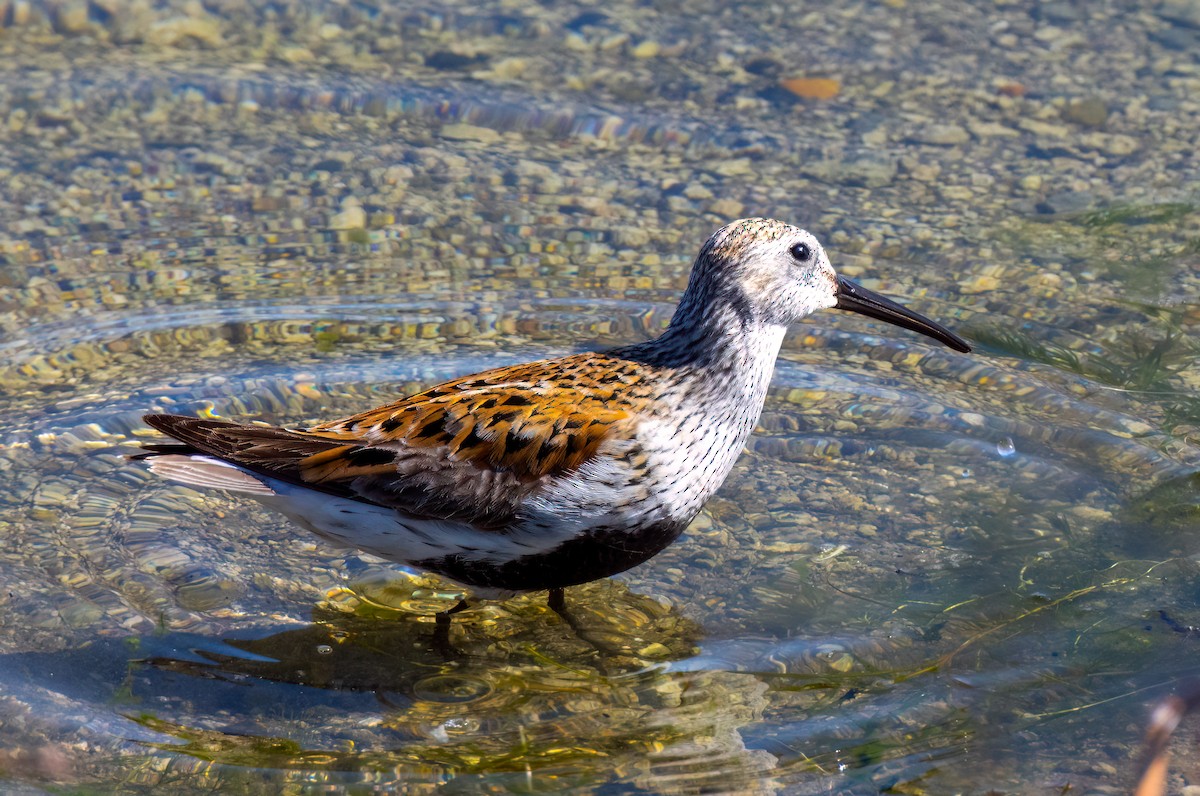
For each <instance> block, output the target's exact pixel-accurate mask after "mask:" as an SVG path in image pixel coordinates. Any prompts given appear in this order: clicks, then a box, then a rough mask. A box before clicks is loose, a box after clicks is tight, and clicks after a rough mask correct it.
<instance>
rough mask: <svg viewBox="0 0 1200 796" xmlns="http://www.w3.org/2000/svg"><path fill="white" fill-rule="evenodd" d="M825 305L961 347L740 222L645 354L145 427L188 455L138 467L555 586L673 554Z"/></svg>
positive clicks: (486, 574)
mask: <svg viewBox="0 0 1200 796" xmlns="http://www.w3.org/2000/svg"><path fill="white" fill-rule="evenodd" d="M835 306H836V307H840V308H843V309H850V310H853V311H857V312H862V313H864V314H868V315H871V316H872V317H877V318H882V319H884V320H888V321H890V322H893V323H898V324H900V325H903V326H906V327H907V328H911V329H915V330H917V331H920V332H922V333H924V334H928V335H930V336H933V337H935V338H937V339H939V340H941V341H942V342H944V343H946V344H947V345H950V346H952V347H954V348H957V349H959V350H969V349H968V347H967V346H966V344H965V343H963V342H962V341H961V340H959V339H958V338H957V337H955V336H954V335H953V334H951V333H950V332H948V331H947V330H945V329H943V328H942V327H940V326H938V325H937V324H934V323H933V322H931V321H928V320H926V319H924V318H921V317H920V316H917V315H915V314H914V313H911V312H909V311H907V310H904V309H903V308H900V307H899V306H898V305H895V304H893V303H891V302H889V301H888V300H886V299H883V298H882V297H879V296H875V295H874V294H871V293H869V292H867V291H864V290H863V289H862V288H860V287H858V286H857V285H854V284H853V283H850V282H847V281H846V280H843V279H841V278H839V277H837V276H836V274H835V273H834V271H833V269H832V267H830V265H829V261H828V259H827V258H826V256H825V253H824V251H823V250H822V249H821V246H820V244H818V243H817V241H816V239H815V238H814V237H813V236H812V235H810V234H809V233H807V232H805V231H803V230H800V229H797V228H796V227H792V226H789V225H787V224H783V223H781V222H778V221H773V220H769V219H744V220H742V221H737V222H734V223H733V224H730V225H728V226H726V227H724V228H722V229H720V230H718V231H717V232H716V233H715V234H714V235H713V236H712V237H711V238H710V239H709V241H708V242H707V243H706V244H705V245H704V247H703V248H702V249H701V252H700V255H699V257H698V258H697V261H696V264H695V266H694V267H693V270H692V276H691V279H690V281H689V284H688V288H687V291H686V292H685V293H684V296H683V298H682V299H681V301H680V304H679V307H678V309H677V310H676V314H675V316H674V318H673V319H672V322H671V325H670V327H669V328H668V330H667V331H666V332H665V333H664V334H663V335H662V336H661V337H659V338H657V339H656V340H651V341H648V342H645V343H639V344H636V345H632V346H627V347H624V348H618V349H614V350H612V351H608V352H604V353H587V354H577V355H574V356H569V357H563V358H561V359H554V360H544V361H539V362H530V363H526V364H521V365H513V366H509V367H502V368H497V369H494V370H489V371H485V372H483V373H479V374H475V375H472V376H466V377H463V378H459V379H454V380H452V381H448V382H446V383H444V384H440V385H438V386H436V387H433V388H430V389H428V390H426V391H424V392H421V393H417V394H415V395H411V396H408V397H405V398H402V399H400V400H398V401H396V402H395V403H391V404H388V405H386V406H381V407H379V408H376V409H371V410H368V411H366V412H362V413H360V414H357V415H353V416H351V417H347V418H344V419H342V420H337V421H333V422H330V423H324V424H321V425H318V426H315V427H312V428H307V429H280V428H264V427H258V426H243V425H240V424H236V423H229V422H225V421H219V420H210V419H198V418H188V417H181V416H174V415H148V416H147V417H146V421H147V423H149V424H150V425H151V426H153V427H155V428H157V429H159V430H160V431H163V432H164V433H166V434H168V435H170V436H172V437H174V438H175V439H176V440H178V441H179V443H181V444H179V445H171V444H168V445H159V446H154V447H153V449H152V450H151V451H149V452H148V453H147V454H144V458H147V459H149V462H150V466H151V467H152V468H153V469H154V470H155V471H156V472H158V473H160V474H162V475H164V476H166V477H168V478H172V479H175V480H178V481H182V482H185V483H190V484H193V485H198V486H207V487H220V488H225V489H228V490H230V491H234V492H241V493H244V494H247V495H250V496H251V497H254V498H256V499H258V500H260V501H262V502H263V503H265V504H267V505H269V506H272V507H273V508H275V509H277V510H279V511H281V512H283V513H284V514H286V515H287V516H289V517H290V518H292V519H293V520H295V521H296V522H298V523H299V524H301V525H303V526H304V527H306V528H308V529H310V530H312V531H313V532H315V533H317V534H318V535H320V536H322V537H323V538H325V539H327V540H329V541H331V542H334V543H337V544H340V545H348V546H352V547H357V548H360V549H363V550H366V551H368V552H370V553H374V554H376V555H380V556H383V557H384V558H388V559H391V560H394V561H399V562H406V563H409V564H413V565H416V566H419V567H422V568H425V569H428V570H431V571H434V572H437V573H439V574H442V575H444V576H446V577H449V578H451V579H453V580H455V581H458V582H460V583H463V584H465V585H467V586H471V587H473V588H474V589H475V590H476V591H477V592H480V593H482V595H483V596H499V595H503V594H506V593H511V592H519V591H529V590H537V589H557V588H561V587H563V586H570V585H574V584H577V583H583V582H586V581H589V580H594V579H596V578H601V577H606V576H608V575H612V574H615V573H617V572H620V571H623V570H625V569H628V568H629V567H631V566H634V565H636V564H639V563H641V562H643V561H645V560H647V559H648V558H650V557H651V556H653V555H654V554H656V553H658V552H659V551H661V550H662V549H663V548H664V547H666V546H667V545H669V544H670V543H671V542H672V541H674V540H675V539H676V538H677V537H678V535H679V534H680V533H681V532H682V530H683V529H684V528H685V527H686V526H687V524H688V523H689V522H690V521H691V520H692V518H693V517H695V515H696V514H697V513H698V512H699V511H700V509H701V507H702V506H703V505H704V503H705V501H707V500H708V498H709V497H711V496H712V494H713V493H714V492H715V491H716V490H717V489H718V488H719V487H720V485H721V483H722V482H723V481H724V480H725V477H726V476H727V475H728V474H729V471H730V470H731V469H732V467H733V464H734V462H735V461H736V459H737V457H738V455H739V454H740V452H741V450H742V447H743V445H744V443H745V441H746V438H747V437H748V436H749V435H750V433H751V431H752V430H753V428H754V426H755V424H756V423H757V421H758V416H759V414H760V412H761V411H762V407H763V403H764V401H765V398H766V393H767V388H768V385H769V383H770V379H771V373H772V371H773V368H774V362H775V358H776V356H777V354H778V351H779V347H780V345H781V343H782V340H783V336H784V334H785V332H786V329H787V326H788V325H789V324H790V323H792V322H794V321H796V320H798V319H800V318H802V317H804V316H805V315H808V314H809V313H811V312H813V311H814V310H817V309H820V308H823V307H835Z"/></svg>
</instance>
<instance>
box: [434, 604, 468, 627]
mask: <svg viewBox="0 0 1200 796" xmlns="http://www.w3.org/2000/svg"><path fill="white" fill-rule="evenodd" d="M470 607H471V605H470V604H469V603H468V602H467V601H466V600H459V601H458V605H456V606H454V607H453V608H448V609H446V610H445V611H438V612H437V613H436V614H434V618H435V619H436V620H437V624H438V627H449V626H450V617H451V616H453V615H454V614H456V613H458V612H459V611H465V610H467V609H468V608H470Z"/></svg>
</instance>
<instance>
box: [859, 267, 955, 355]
mask: <svg viewBox="0 0 1200 796" xmlns="http://www.w3.org/2000/svg"><path fill="white" fill-rule="evenodd" d="M837 284H838V292H837V305H836V306H837V308H838V309H839V310H848V311H850V312H857V313H859V314H860V315H866V316H867V317H868V318H875V319H877V320H880V321H887V322H888V323H893V324H895V325H896V326H902V327H904V328H905V329H911V330H912V331H914V332H920V333H921V334H923V335H927V336H929V337H932V338H933V339H934V340H937V341H938V342H940V343H945V344H946V345H948V346H950V347H951V348H953V349H954V350H955V351H962V352H963V353H964V354H965V353H967V352H968V351H970V350H971V346H969V345H967V341H966V340H963V339H962V338H961V337H959V336H958V335H956V334H955V333H954V332H952V331H950V330H949V329H947V328H946V327H945V326H942V325H941V324H940V323H934V322H933V321H931V320H929V319H928V318H926V317H925V316H924V315H918V314H917V313H915V312H913V311H912V310H910V309H908V308H906V307H903V306H901V305H899V304H897V303H896V302H894V301H892V300H891V299H889V298H884V297H883V296H881V295H879V294H878V293H873V292H871V291H870V290H867V289H866V288H865V287H863V286H862V285H858V284H855V283H854V282H851V281H850V280H849V279H846V278H845V277H842V276H839V277H838V278H837Z"/></svg>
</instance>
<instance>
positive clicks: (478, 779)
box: [0, 0, 1200, 793]
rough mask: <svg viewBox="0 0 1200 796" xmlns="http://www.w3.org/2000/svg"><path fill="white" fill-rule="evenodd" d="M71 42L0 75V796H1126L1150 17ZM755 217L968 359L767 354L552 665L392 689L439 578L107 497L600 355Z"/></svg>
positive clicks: (514, 25)
mask: <svg viewBox="0 0 1200 796" xmlns="http://www.w3.org/2000/svg"><path fill="white" fill-rule="evenodd" d="M80 9H83V10H82V11H80ZM105 9H107V6H104V4H93V5H89V6H86V7H85V6H82V5H80V6H78V7H76V6H74V5H71V4H65V5H57V6H55V7H54V9H51V8H50V7H48V6H47V7H42V6H39V5H36V4H34V5H28V4H14V5H13V7H12V9H9V10H8V12H7V15H6V16H5V17H4V20H5V24H7V25H8V27H7V28H6V29H5V30H4V32H3V35H2V36H0V47H3V49H4V51H5V55H6V56H7V57H5V58H4V59H0V63H3V64H4V66H3V67H0V68H3V70H4V71H3V75H2V77H0V110H2V111H3V115H2V116H0V119H3V121H4V124H3V125H0V135H3V136H4V144H3V146H0V171H2V172H3V177H4V181H5V185H6V188H5V191H4V192H3V195H2V196H0V223H2V224H3V231H2V232H0V351H2V352H3V356H2V359H0V391H2V394H3V402H4V403H3V407H4V414H3V417H4V420H3V423H2V424H0V443H2V445H3V447H2V448H0V467H2V468H3V470H4V472H5V475H6V480H7V483H8V489H7V490H5V491H4V493H3V494H0V504H3V513H2V514H0V522H2V523H3V526H2V527H3V534H4V540H5V543H4V544H3V545H0V582H2V583H3V584H4V589H3V590H0V660H2V662H0V772H2V773H0V777H2V779H0V783H3V787H4V788H5V789H7V790H11V791H14V792H18V793H39V792H46V791H55V792H59V791H61V790H68V791H80V792H92V791H95V792H155V791H161V790H163V789H166V788H170V789H172V791H173V792H175V791H178V792H185V793H186V792H211V791H212V790H222V791H229V792H248V793H250V792H275V791H278V790H280V789H282V788H285V787H286V788H289V789H290V790H292V791H296V792H304V793H315V792H331V791H332V792H353V793H362V792H375V791H384V792H386V791H388V790H397V789H406V790H407V791H411V792H427V791H434V790H438V791H445V790H449V791H451V792H477V791H480V790H486V791H488V792H508V791H520V792H543V791H544V792H555V793H558V792H578V793H590V792H606V793H631V792H652V793H698V792H734V793H817V792H831V791H832V792H842V793H875V792H879V791H884V790H888V791H892V792H904V793H923V792H929V793H939V792H953V791H968V792H984V791H989V790H995V791H1002V792H1031V793H1032V792H1039V793H1040V792H1047V791H1048V790H1051V789H1053V790H1057V791H1061V790H1065V789H1070V790H1073V791H1079V792H1097V793H1101V792H1118V791H1121V790H1127V789H1128V787H1129V785H1130V782H1131V776H1132V770H1133V761H1134V758H1135V755H1136V749H1137V744H1138V742H1139V741H1140V737H1141V734H1142V731H1143V728H1144V726H1145V722H1146V720H1147V717H1148V715H1149V710H1150V707H1151V705H1153V703H1154V702H1155V700H1157V699H1158V698H1161V697H1162V696H1164V695H1166V694H1168V693H1171V692H1172V691H1173V690H1175V689H1177V688H1179V687H1180V686H1181V684H1182V683H1184V682H1186V681H1188V680H1189V679H1190V678H1193V677H1195V676H1196V667H1195V663H1194V658H1195V654H1194V650H1195V645H1196V644H1197V637H1196V631H1195V630H1194V628H1195V626H1197V625H1200V606H1198V605H1197V593H1196V589H1195V588H1194V582H1195V577H1196V569H1197V564H1196V556H1197V555H1198V554H1200V543H1197V542H1196V541H1195V540H1194V538H1193V537H1194V533H1193V531H1194V530H1195V529H1196V527H1197V523H1198V519H1197V517H1198V516H1200V500H1198V494H1200V493H1198V491H1197V489H1198V486H1197V485H1198V476H1197V475H1196V467H1197V464H1198V462H1200V446H1198V445H1197V444H1196V443H1197V439H1198V435H1200V402H1198V399H1197V396H1198V395H1200V391H1198V389H1197V386H1198V382H1200V370H1197V367H1196V361H1197V353H1198V349H1200V347H1198V346H1197V344H1196V342H1195V341H1196V340H1197V339H1200V338H1198V337H1197V335H1196V331H1197V329H1196V327H1197V325H1198V324H1200V309H1198V306H1200V303H1198V300H1197V297H1198V296H1200V281H1198V280H1197V276H1196V274H1197V271H1196V268H1195V266H1196V262H1197V257H1198V256H1200V254H1198V253H1200V243H1198V241H1200V211H1198V210H1197V203H1198V202H1200V199H1198V196H1197V184H1198V183H1197V179H1196V175H1197V173H1198V172H1197V164H1196V155H1195V152H1196V151H1197V146H1196V143H1197V142H1196V140H1195V138H1196V131H1197V130H1200V124H1198V123H1197V121H1198V120H1197V115H1198V114H1200V107H1198V106H1197V105H1196V102H1195V99H1194V97H1195V96H1196V93H1195V91H1196V87H1197V81H1200V66H1198V65H1197V62H1196V59H1195V57H1194V55H1193V53H1194V52H1197V51H1200V48H1196V47H1192V46H1191V44H1190V43H1189V42H1193V43H1194V40H1195V38H1196V32H1195V31H1196V25H1197V21H1196V20H1195V19H1193V18H1192V17H1189V16H1188V14H1189V12H1188V10H1187V8H1186V7H1185V4H1169V3H1168V4H1166V5H1164V6H1163V7H1162V8H1160V9H1157V10H1155V11H1150V10H1146V9H1143V8H1141V6H1140V5H1138V4H1132V3H1131V4H1123V3H1105V4H1088V6H1087V7H1086V8H1084V7H1083V6H1077V5H1075V4H1072V3H1041V4H1033V3H1024V2H1015V3H1010V4H994V3H990V2H989V3H978V4H966V3H962V4H951V5H947V6H945V7H943V6H937V5H929V4H919V7H918V6H911V7H910V6H909V5H906V4H905V3H904V2H902V0H889V2H880V3H859V4H850V5H844V6H842V7H840V8H837V9H832V10H831V9H828V8H826V7H825V6H824V5H821V6H817V5H813V6H811V7H806V8H801V9H790V10H789V11H788V12H787V13H786V14H784V13H781V12H778V11H776V10H774V9H772V8H769V7H763V8H758V7H755V8H747V7H744V6H736V7H735V6H732V5H730V6H725V5H722V4H703V3H701V4H691V5H686V4H685V5H682V6H680V7H678V8H676V9H672V10H670V11H667V10H660V9H652V8H648V7H642V6H636V5H628V6H614V7H611V8H605V10H604V11H603V12H597V11H595V10H594V9H585V8H576V7H568V6H555V5H551V6H539V7H532V6H531V7H529V8H527V9H526V8H522V9H517V10H514V9H513V8H510V7H507V6H504V7H502V6H501V5H499V4H497V5H495V6H494V7H493V6H487V5H485V6H482V7H480V6H479V5H478V4H472V5H471V6H470V7H467V6H462V7H459V6H455V5H448V6H445V7H443V8H437V9H434V8H431V7H418V6H412V7H407V6H396V7H386V8H379V7H374V6H371V5H370V4H357V5H349V6H343V5H336V4H328V5H326V4H321V3H311V4H295V5H292V4H272V5H271V6H270V7H269V8H267V7H256V6H250V7H247V8H246V9H241V8H230V9H227V10H224V11H222V12H221V15H214V14H215V12H214V11H211V10H210V11H205V10H204V9H201V8H199V7H192V8H187V9H185V8H182V7H180V8H178V9H175V8H173V7H172V8H167V7H164V8H162V9H158V10H140V9H138V8H134V7H130V8H128V9H126V8H116V9H114V10H105ZM10 23H11V24H10ZM1097 53H1103V54H1104V57H1103V58H1100V57H1098V56H1097V55H1096V54H1097ZM68 56H69V57H68ZM803 76H817V77H828V78H833V79H835V80H836V81H837V93H836V96H834V97H832V98H827V99H820V98H815V97H812V98H806V97H801V96H797V94H796V93H794V92H793V91H791V90H789V89H788V88H787V86H788V85H793V86H794V87H795V86H796V84H789V83H786V82H785V81H787V80H789V79H790V78H794V77H803ZM797 90H800V91H801V93H803V91H804V89H802V88H799V87H797ZM753 214H763V215H770V216H775V217H780V218H783V219H786V220H789V221H793V222H796V223H800V224H802V225H804V226H806V227H807V228H809V229H810V230H812V231H813V232H814V233H816V234H817V235H818V236H819V237H820V238H821V239H822V240H823V241H825V243H826V244H827V246H828V248H829V250H830V254H831V257H832V259H833V262H834V265H835V267H837V268H838V269H839V270H840V271H842V272H843V273H846V274H848V275H850V276H852V277H854V278H856V279H860V280H862V281H864V283H865V284H867V286H869V287H871V288H872V289H876V290H879V291H881V292H885V293H889V294H891V295H895V296H897V297H899V298H901V299H903V300H904V301H905V302H906V303H907V304H909V305H910V306H912V307H914V308H915V309H917V310H918V311H921V312H923V313H925V314H928V315H929V316H930V317H933V318H935V319H938V320H940V321H942V322H944V323H946V324H947V325H949V326H951V327H952V328H954V329H955V330H956V331H959V332H961V333H963V334H964V335H966V336H967V337H968V338H969V339H971V340H972V341H973V342H974V343H975V344H976V347H977V348H976V351H975V352H974V353H972V354H970V355H960V354H957V353H954V352H951V351H949V350H947V349H944V348H939V347H937V346H936V345H935V344H933V343H932V342H929V341H926V340H925V339H924V338H918V337H916V336H914V335H910V334H908V333H905V332H902V331H900V330H896V329H893V328H890V327H884V326H879V325H876V324H873V323H871V322H869V321H867V320H866V319H864V318H861V317H858V316H848V315H844V314H839V313H833V312H827V313H823V314H821V315H819V316H818V317H815V318H813V319H811V320H810V321H808V322H806V323H804V324H802V325H801V326H799V327H798V328H797V330H796V331H795V332H794V333H793V334H792V335H790V336H789V338H788V340H787V341H786V343H785V346H784V352H783V355H782V357H781V360H780V362H779V365H778V368H777V373H776V378H775V381H774V384H773V388H772V392H771V395H770V398H769V401H768V404H767V407H766V411H765V412H764V415H763V418H762V422H761V424H760V425H761V428H760V429H759V431H758V432H757V433H756V434H755V436H754V437H753V438H752V439H751V442H750V444H749V445H748V451H747V453H746V454H745V455H743V457H742V459H741V461H740V462H739V464H738V466H737V468H736V469H735V471H734V473H733V475H732V476H731V477H730V479H729V481H728V482H727V483H726V485H725V487H724V488H723V489H722V491H721V492H720V493H719V494H718V496H717V497H716V498H715V499H714V500H712V501H711V502H710V503H709V505H708V506H707V508H706V511H705V513H704V514H703V515H702V516H701V517H700V518H699V519H698V520H697V521H696V523H695V524H694V525H693V526H692V528H691V529H689V531H688V533H687V534H686V535H685V537H684V538H683V540H681V542H680V543H678V544H676V545H675V546H673V547H672V548H670V549H668V550H667V551H666V552H664V553H663V554H661V555H660V556H658V557H656V558H655V559H653V560H652V561H651V562H649V563H648V564H646V565H644V566H642V567H639V568H637V569H635V570H632V571H631V572H629V573H626V574H624V575H622V576H620V577H618V578H614V579H611V580H607V581H601V582H598V583H594V584H589V585H587V586H583V587H579V588H576V589H572V590H570V592H569V595H568V600H569V602H570V604H571V606H572V608H573V612H574V614H573V615H574V624H573V625H569V624H567V623H566V622H564V621H563V620H562V619H561V618H559V617H558V616H557V615H556V614H554V613H553V612H551V611H550V610H549V609H548V608H546V606H545V604H544V595H531V596H529V597H526V598H520V599H517V600H513V601H510V602H505V603H498V604H491V605H486V606H483V607H480V608H478V609H477V610H474V611H471V612H469V613H466V614H463V615H461V616H460V617H458V618H456V622H455V626H454V629H453V633H452V635H451V639H450V641H451V643H450V645H449V646H448V647H447V646H443V645H438V644H436V643H435V642H434V640H433V638H432V625H431V623H430V615H431V614H432V612H434V611H436V610H440V609H442V608H445V607H448V606H449V605H451V604H453V602H452V601H453V600H454V599H455V596H454V590H453V589H451V588H447V587H446V586H445V584H439V583H437V582H436V581H433V580H431V579H430V578H428V577H426V576H423V575H422V574H421V573H414V572H405V571H403V570H401V569H399V568H397V567H394V566H389V565H384V564H381V563H380V562H377V561H374V560H371V559H368V558H366V557H362V556H359V555H357V554H355V553H354V552H353V551H346V550H333V549H330V548H328V547H326V546H324V545H321V544H317V543H316V542H314V541H312V540H311V539H309V538H308V537H307V536H305V535H303V534H302V533H300V532H298V531H296V530H295V529H293V528H291V527H290V526H289V525H288V524H287V523H286V522H285V521H284V520H282V519H281V518H279V517H277V516H274V515H271V514H268V513H266V512H264V511H262V510H260V509H259V508H258V507H257V506H255V505H248V504H247V503H245V502H243V501H238V500H235V499H232V498H230V497H228V496H226V495H223V494H210V493H205V494H202V493H199V492H194V491H191V490H188V489H185V488H182V487H178V486H172V485H169V484H165V483H162V482H160V481H158V480H157V479H155V478H153V477H152V476H150V475H149V474H148V473H147V472H146V471H145V470H144V469H143V468H142V467H140V466H139V465H136V464H133V463H130V462H129V461H127V459H126V456H127V455H128V454H130V453H133V452H136V450H137V446H138V443H139V442H140V441H141V440H143V439H149V438H151V437H150V436H149V432H148V430H146V429H145V428H144V427H143V426H142V425H141V423H140V421H139V418H140V416H141V414H143V413H145V412H147V411H160V410H166V411H176V412H184V413H194V412H206V413H212V414H216V415H220V416H226V417H231V418H238V419H242V420H248V421H249V420H262V421H267V422H271V423H281V424H293V423H303V422H311V421H315V420H318V419H330V418H334V417H338V416H340V415H344V414H348V413H350V412H352V411H355V410H358V409H362V408H364V407H368V406H373V405H376V404H378V403H382V402H384V401H385V400H389V399H390V398H392V397H394V396H396V395H397V394H400V393H404V392H409V391H412V390H415V389H418V388H420V387H422V386H425V385H429V384H431V383H435V382H437V381H439V380H442V379H445V378H449V377H452V376H455V375H460V374H464V373H470V372H473V371H476V370H480V369H483V368H486V367H490V366H494V365H500V364H505V363H511V362H517V361H523V360H528V359H532V358H537V357H545V356H556V355H561V354H565V353H569V352H573V351H579V350H586V349H589V348H596V347H604V346H610V345H619V344H624V343H628V342H632V341H636V340H641V339H645V338H646V337H648V336H650V335H653V334H655V333H657V332H658V331H659V330H661V329H662V328H663V326H664V325H665V323H666V322H667V320H668V319H669V317H670V313H671V309H672V307H673V303H674V300H675V298H676V297H677V296H678V293H679V291H680V290H681V289H682V287H683V285H684V284H685V282H686V277H687V271H688V267H689V266H690V262H691V258H692V257H693V256H694V253H695V251H696V249H698V247H699V245H700V243H701V242H702V241H703V240H704V238H705V237H706V236H707V235H708V234H709V233H711V232H712V230H713V229H715V228H716V227H717V226H719V225H720V224H721V223H724V222H725V221H728V220H730V219H732V218H734V217H737V216H742V215H753ZM1174 771H1175V773H1174V776H1175V777H1176V779H1175V780H1174V783H1175V785H1176V786H1177V787H1182V786H1184V785H1187V784H1196V783H1197V782H1198V781H1200V779H1198V778H1200V772H1197V770H1196V767H1195V764H1194V762H1192V761H1191V760H1189V759H1188V758H1187V756H1186V755H1185V756H1182V757H1181V756H1179V755H1177V756H1176V767H1175V770H1174Z"/></svg>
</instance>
